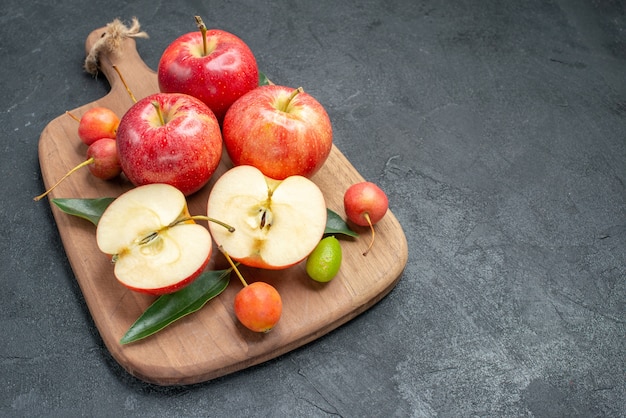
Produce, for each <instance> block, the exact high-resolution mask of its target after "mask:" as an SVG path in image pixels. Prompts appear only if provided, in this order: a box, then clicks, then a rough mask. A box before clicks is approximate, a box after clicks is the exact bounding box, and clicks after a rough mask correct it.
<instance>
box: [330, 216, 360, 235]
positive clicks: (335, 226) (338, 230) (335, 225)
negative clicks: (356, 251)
mask: <svg viewBox="0 0 626 418" xmlns="http://www.w3.org/2000/svg"><path fill="white" fill-rule="evenodd" d="M326 212H327V213H328V216H327V217H326V229H325V230H324V235H326V234H333V235H334V234H344V235H348V236H351V237H354V238H356V237H358V236H359V234H357V233H356V232H354V231H353V230H352V229H350V227H349V226H348V224H347V223H346V221H344V220H343V218H342V217H341V216H339V215H338V214H337V213H335V212H333V211H332V210H330V209H326Z"/></svg>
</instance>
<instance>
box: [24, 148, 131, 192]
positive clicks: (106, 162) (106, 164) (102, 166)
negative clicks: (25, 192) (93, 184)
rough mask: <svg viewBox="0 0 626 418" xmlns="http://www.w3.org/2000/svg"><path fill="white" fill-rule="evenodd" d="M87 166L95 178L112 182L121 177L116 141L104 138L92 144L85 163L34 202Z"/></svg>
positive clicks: (88, 149) (72, 170)
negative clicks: (113, 179)
mask: <svg viewBox="0 0 626 418" xmlns="http://www.w3.org/2000/svg"><path fill="white" fill-rule="evenodd" d="M85 166H86V167H88V168H89V172H90V173H91V174H92V175H93V176H95V177H97V178H99V179H102V180H110V179H112V178H115V177H117V176H119V175H120V174H121V173H122V167H121V165H120V160H119V158H118V156H117V145H116V143H115V139H111V138H102V139H99V140H97V141H96V142H94V143H92V144H91V145H90V146H89V148H87V159H86V160H85V161H83V162H82V163H80V164H78V165H77V166H75V167H74V168H72V169H71V170H69V171H68V172H67V173H66V174H65V175H64V176H63V177H61V178H60V179H59V180H58V181H57V182H56V183H55V184H54V185H52V186H51V187H50V188H49V189H48V190H46V192H45V193H42V194H40V195H39V196H37V197H35V198H34V200H35V201H37V200H41V199H43V198H44V197H46V196H47V195H48V193H50V192H51V191H52V190H53V189H54V188H56V187H57V186H58V185H59V184H61V182H62V181H63V180H65V179H66V178H68V177H69V176H70V175H72V174H73V173H74V172H76V171H77V170H79V169H81V168H83V167H85Z"/></svg>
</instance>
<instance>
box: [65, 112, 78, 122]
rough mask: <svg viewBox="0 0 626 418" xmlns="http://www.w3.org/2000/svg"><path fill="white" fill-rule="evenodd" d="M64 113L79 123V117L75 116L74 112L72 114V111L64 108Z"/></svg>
mask: <svg viewBox="0 0 626 418" xmlns="http://www.w3.org/2000/svg"><path fill="white" fill-rule="evenodd" d="M65 113H66V114H67V115H68V116H69V117H71V118H72V119H74V120H75V121H76V122H78V123H80V119H79V118H78V116H76V115H75V114H73V113H72V112H70V111H69V110H66V111H65Z"/></svg>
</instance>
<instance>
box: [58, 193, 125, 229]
mask: <svg viewBox="0 0 626 418" xmlns="http://www.w3.org/2000/svg"><path fill="white" fill-rule="evenodd" d="M114 200H115V198H113V197H101V198H98V199H76V198H69V199H52V203H54V204H55V205H57V206H58V207H59V209H61V210H62V211H63V212H65V213H68V214H70V215H74V216H78V217H80V218H83V219H87V220H88V221H89V222H91V223H93V224H94V225H98V221H100V217H101V216H102V214H103V213H104V210H105V209H106V208H107V207H108V206H109V205H110V204H111V202H113V201H114Z"/></svg>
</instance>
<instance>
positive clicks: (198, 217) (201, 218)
mask: <svg viewBox="0 0 626 418" xmlns="http://www.w3.org/2000/svg"><path fill="white" fill-rule="evenodd" d="M189 220H194V221H208V222H213V223H216V224H218V225H221V226H223V227H224V228H226V229H227V230H228V232H235V227H234V226H230V225H228V224H227V223H226V222H222V221H220V220H219V219H215V218H211V217H208V216H203V215H194V216H189V217H187V218H182V219H179V220H177V221H175V222H174V223H173V224H172V225H171V226H174V225H176V224H179V223H182V222H186V221H189Z"/></svg>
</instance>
